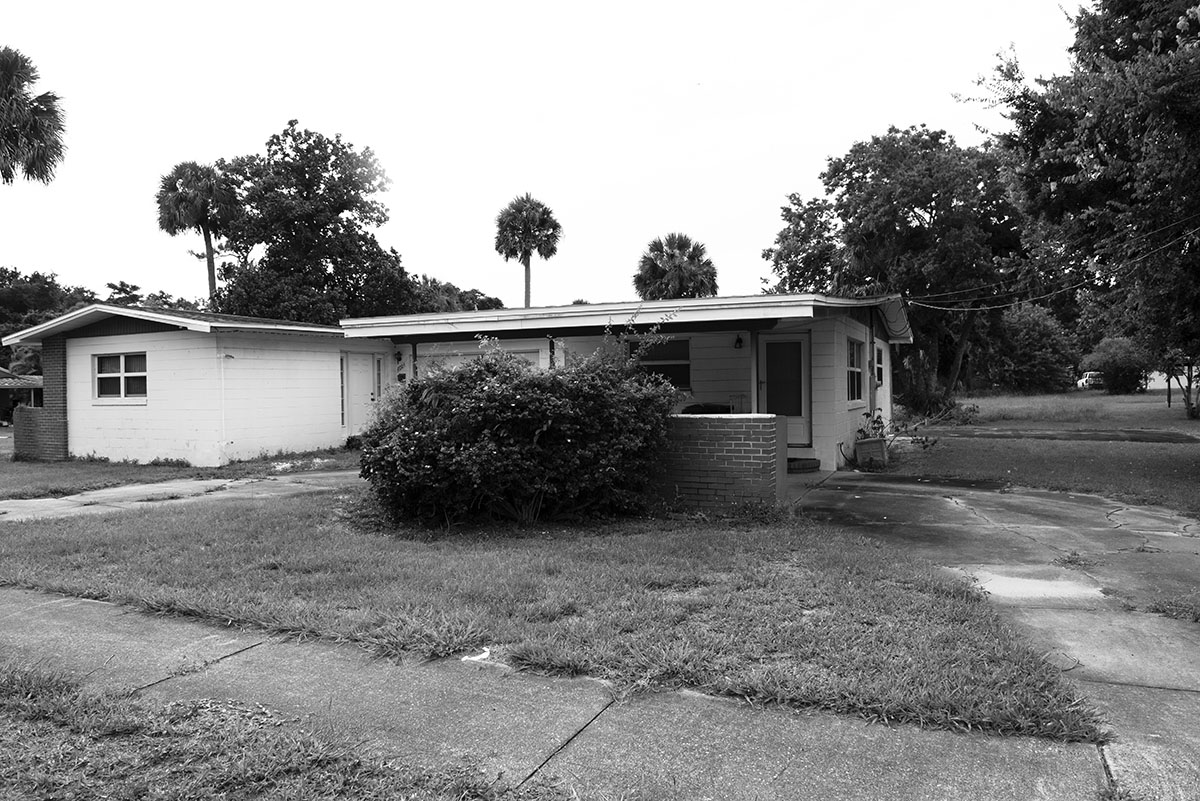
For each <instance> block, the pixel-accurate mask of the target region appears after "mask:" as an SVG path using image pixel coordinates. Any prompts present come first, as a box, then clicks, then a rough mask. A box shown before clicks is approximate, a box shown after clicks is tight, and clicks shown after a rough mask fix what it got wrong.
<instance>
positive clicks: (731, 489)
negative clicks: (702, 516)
mask: <svg viewBox="0 0 1200 801" xmlns="http://www.w3.org/2000/svg"><path fill="white" fill-rule="evenodd" d="M783 426H784V422H783V418H781V417H777V416H775V415H762V414H756V415H673V416H672V417H671V419H670V422H669V424H668V432H667V434H668V440H669V443H668V446H667V450H666V453H665V454H664V455H663V475H662V476H661V478H660V479H659V482H658V486H657V491H658V494H659V495H660V497H661V498H662V499H663V500H664V501H665V502H666V503H667V504H669V505H679V506H686V507H690V508H699V509H723V508H729V507H730V506H733V505H736V504H740V503H756V502H757V503H774V502H775V501H776V500H778V499H779V497H780V496H779V493H780V490H781V489H782V484H781V481H782V479H781V476H783V475H784V474H785V473H786V472H787V465H786V459H785V451H786V447H785V445H784V444H783V443H784V440H785V439H786V437H781V436H780V435H781V433H782V431H783Z"/></svg>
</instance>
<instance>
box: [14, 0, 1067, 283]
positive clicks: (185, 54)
mask: <svg viewBox="0 0 1200 801" xmlns="http://www.w3.org/2000/svg"><path fill="white" fill-rule="evenodd" d="M10 5H12V6H13V7H11V8H5V10H4V13H3V15H2V19H3V28H2V29H0V45H7V46H10V47H14V48H16V49H18V50H20V51H22V52H23V53H25V54H26V55H27V56H29V57H30V58H31V59H32V60H33V62H34V63H35V64H36V65H37V67H38V69H39V70H40V72H41V80H40V81H39V83H38V84H37V85H36V87H35V90H36V91H39V92H40V91H53V92H56V93H57V94H59V95H60V96H61V98H62V104H63V107H64V108H65V110H66V115H67V135H66V143H67V146H68V151H67V156H66V158H65V160H64V161H63V163H62V165H61V166H60V167H59V170H58V173H57V178H56V179H55V180H54V182H53V183H51V184H50V185H49V186H43V185H41V184H34V183H29V182H24V181H20V180H18V182H17V183H14V184H13V185H11V186H8V187H3V186H0V266H9V267H16V268H18V269H19V270H21V271H22V272H23V273H28V272H32V271H35V270H38V271H43V272H54V273H57V274H58V276H59V278H60V280H62V281H63V282H64V283H67V284H72V285H76V284H78V285H83V286H87V287H90V288H92V289H94V290H96V291H97V292H98V293H100V294H101V296H102V297H103V296H104V294H106V293H105V292H104V284H105V283H106V282H109V281H112V282H116V281H118V280H125V281H129V282H130V283H134V284H138V285H140V286H141V287H142V288H143V289H144V290H146V291H156V290H165V291H167V292H170V293H172V294H175V295H181V296H184V297H188V298H198V297H201V296H203V295H204V294H205V292H206V279H205V272H204V266H203V263H202V262H200V261H197V260H196V259H194V258H193V257H192V256H190V255H189V254H188V251H189V250H199V249H201V248H202V243H201V241H200V237H199V235H181V236H178V237H175V238H172V237H169V236H167V235H166V234H165V233H163V232H162V231H160V230H159V229H158V224H157V212H156V207H155V203H154V194H155V192H156V191H157V188H158V182H159V178H160V176H161V175H163V174H164V173H166V172H168V171H169V170H170V169H171V168H172V167H173V166H174V165H175V164H176V163H177V162H180V161H184V160H195V161H200V162H212V161H215V160H216V159H218V158H220V157H227V158H232V157H234V156H238V155H243V154H247V153H255V152H258V153H261V152H264V151H265V147H264V143H265V142H266V140H267V137H269V136H270V135H271V134H273V133H276V132H278V131H281V130H282V129H283V127H284V126H285V125H286V123H287V121H288V120H289V119H292V118H295V119H298V120H299V121H300V125H301V127H306V128H311V129H313V130H317V131H320V132H322V133H324V134H327V135H330V136H332V135H333V134H335V133H341V134H342V136H343V138H344V139H345V140H346V141H348V142H350V143H351V144H353V145H355V146H356V147H360V148H361V147H364V146H369V147H371V148H372V149H373V150H374V151H375V153H376V155H377V157H378V159H379V161H380V163H381V164H382V165H383V167H384V169H385V170H386V171H387V174H388V176H389V177H390V178H391V179H392V182H393V183H392V186H391V188H390V189H389V191H388V192H387V193H386V194H385V195H383V196H382V200H383V202H384V203H385V204H386V205H387V206H388V208H389V209H390V212H391V221H390V222H389V223H388V224H387V225H386V226H384V227H383V228H381V229H379V230H378V231H377V232H376V233H377V236H378V238H379V241H380V243H381V244H383V245H384V246H385V247H394V248H396V249H397V250H398V251H399V252H400V254H401V256H402V258H403V263H404V266H405V268H406V269H408V270H409V272H411V273H414V274H415V273H426V274H429V275H431V276H434V277H437V278H439V279H442V280H447V281H452V282H454V283H455V284H458V285H459V286H461V287H463V288H471V287H475V288H478V289H480V290H482V291H484V292H486V293H487V294H490V295H496V296H498V297H500V298H501V299H502V300H503V301H504V303H505V305H507V306H520V305H521V302H522V292H523V273H522V270H521V267H520V265H519V264H518V263H517V262H515V261H514V262H508V263H505V262H504V260H503V259H502V258H501V257H500V256H499V255H497V254H496V252H495V250H494V248H493V237H494V234H495V228H494V225H495V223H494V221H495V217H496V213H497V212H498V211H499V210H500V209H501V208H502V207H503V206H504V205H505V204H507V203H508V201H510V200H511V199H512V198H513V197H514V196H516V195H518V194H524V193H525V192H531V193H532V194H533V196H534V197H536V198H538V199H539V200H541V201H543V202H544V203H546V204H547V205H549V206H550V207H551V208H552V209H553V211H554V214H555V216H556V217H557V218H558V220H559V222H560V223H562V226H563V239H562V240H561V242H560V244H559V249H558V255H557V256H555V257H554V258H553V259H551V260H550V261H549V262H543V261H541V260H540V259H536V258H535V260H534V263H533V304H534V305H535V306H545V305H556V304H565V303H570V302H571V301H572V300H574V299H575V298H584V299H587V300H590V301H592V302H601V301H616V300H629V299H634V298H635V295H634V292H633V287H632V283H631V282H632V276H633V273H634V271H635V269H636V266H637V261H638V258H639V257H640V255H641V254H642V252H643V250H644V249H645V248H646V245H647V244H648V243H649V242H650V240H652V239H653V238H654V237H656V236H663V235H665V234H667V233H670V232H672V231H681V232H683V233H686V234H688V235H689V236H691V237H692V238H694V239H698V240H699V241H701V242H703V243H705V245H707V247H708V252H709V256H710V257H711V258H712V259H713V262H714V263H715V264H716V266H717V279H718V284H719V287H720V293H721V294H722V295H745V294H756V293H757V292H759V291H760V289H761V281H760V279H761V278H762V277H764V276H766V275H767V274H768V272H769V269H768V264H767V262H765V261H763V260H762V258H761V256H760V253H761V251H762V249H763V248H765V247H769V246H770V245H771V244H772V242H773V240H774V237H775V234H776V233H777V232H778V231H779V229H780V228H781V227H782V225H783V223H782V220H781V219H780V216H779V209H780V207H781V206H782V205H784V204H785V203H786V200H787V198H786V196H787V194H788V193H789V192H800V193H802V194H803V195H805V196H812V195H816V194H818V193H819V192H820V184H819V180H818V175H819V174H820V172H821V171H822V170H823V169H824V168H825V161H826V159H827V158H829V157H830V156H838V155H842V154H844V153H845V152H846V150H847V149H848V148H849V147H850V145H851V144H853V143H854V142H855V141H859V140H862V139H867V138H870V137H871V136H872V135H874V134H880V133H883V132H884V131H886V129H887V127H888V126H889V125H896V126H899V127H907V126H909V125H913V124H919V123H925V124H927V125H929V126H930V127H931V128H944V129H946V130H948V131H950V132H951V133H952V134H954V136H955V137H956V138H957V139H958V141H959V142H960V143H961V144H977V143H978V142H980V141H981V140H982V136H981V135H980V134H978V133H977V132H976V130H975V127H974V126H975V125H976V124H982V125H985V126H989V127H993V128H995V127H998V126H999V125H1001V124H1002V120H1001V119H1000V117H999V116H998V114H997V113H996V112H995V111H989V110H987V109H985V108H983V107H982V106H980V105H978V104H963V103H960V102H958V101H956V100H955V99H954V97H953V95H954V94H955V93H960V94H965V95H971V94H974V93H976V89H975V87H974V81H975V79H976V78H977V77H979V76H981V75H984V74H986V73H989V72H990V71H991V69H992V67H993V66H994V65H995V64H996V53H997V52H999V51H1001V50H1005V49H1007V48H1008V47H1009V46H1010V45H1011V46H1012V47H1014V48H1015V50H1016V53H1017V55H1018V56H1019V57H1020V59H1021V62H1022V64H1023V65H1024V67H1025V70H1026V73H1027V74H1028V75H1030V76H1037V75H1051V74H1058V73H1062V72H1065V71H1066V69H1067V66H1068V64H1067V54H1066V48H1067V47H1068V45H1069V44H1070V42H1071V27H1070V23H1069V21H1068V19H1067V16H1066V11H1064V8H1066V9H1067V10H1070V11H1074V10H1075V9H1076V8H1077V4H1076V3H1074V2H1069V3H1067V4H1066V5H1065V6H1060V5H1059V4H1058V3H1056V2H1054V0H1008V1H1007V2H1005V3H997V2H982V1H981V0H904V2H898V0H841V1H840V2H827V1H826V0H821V1H820V2H814V0H780V1H778V2H751V1H749V0H746V1H745V2H741V3H733V2H724V3H716V2H698V1H695V0H693V1H692V2H654V1H653V0H643V2H622V1H619V0H609V1H608V2H604V3H591V4H588V9H589V10H580V9H582V8H583V4H580V3H569V2H562V1H561V0H559V2H536V3H535V2H524V1H523V0H504V2H469V1H468V2H455V3H437V2H430V1H429V0H422V1H421V2H408V1H405V2H389V3H384V2H379V3H369V2H351V1H348V0H340V1H339V2H333V1H331V0H324V2H300V1H296V0H292V1H290V2H264V1H263V0H240V1H239V2H228V1H227V0H212V1H211V2H205V3H186V4H185V3H174V2H163V1H162V0H159V1H158V2H152V3H134V2H123V1H122V0H110V2H103V3H100V2H94V0H80V2H64V1H63V0H39V2H36V3H14V4H10Z"/></svg>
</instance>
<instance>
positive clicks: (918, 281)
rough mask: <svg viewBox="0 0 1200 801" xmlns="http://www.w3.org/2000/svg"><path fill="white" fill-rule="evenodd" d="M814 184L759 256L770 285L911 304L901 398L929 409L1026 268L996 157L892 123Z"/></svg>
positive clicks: (943, 397)
mask: <svg viewBox="0 0 1200 801" xmlns="http://www.w3.org/2000/svg"><path fill="white" fill-rule="evenodd" d="M821 180H822V182H823V183H824V186H825V191H826V197H825V198H822V199H816V200H812V201H804V200H802V199H801V198H800V197H798V196H796V195H793V196H791V198H790V201H791V205H790V206H788V207H785V208H784V209H783V217H784V221H785V222H786V223H787V225H786V226H785V228H784V229H783V230H782V231H780V233H779V235H778V236H777V237H776V239H775V246H774V247H772V248H768V249H767V250H765V251H764V253H763V256H764V258H766V259H767V260H769V261H771V263H772V270H773V272H774V273H775V276H776V279H777V280H776V283H775V285H774V286H773V287H771V288H772V289H774V290H775V291H790V292H795V291H804V290H808V291H821V292H836V293H841V294H849V295H866V294H874V293H885V292H886V293H892V292H894V293H900V294H902V295H904V296H905V297H906V298H908V299H909V301H910V306H909V318H910V323H911V324H912V329H913V348H912V349H911V350H910V351H909V352H908V354H907V355H906V356H905V358H904V360H903V365H902V366H903V370H902V371H901V373H900V375H899V378H900V379H901V391H902V393H903V397H904V401H905V403H906V404H907V405H909V406H910V407H912V408H914V409H917V410H919V411H933V410H935V409H937V408H938V407H939V406H941V405H944V404H945V403H947V402H948V401H949V399H950V396H951V394H952V392H953V391H954V389H955V386H956V384H957V383H958V379H959V375H960V373H961V369H962V364H963V359H964V356H965V355H966V352H967V349H968V347H969V345H970V343H971V341H972V338H973V336H974V335H975V332H976V328H977V323H978V322H979V320H980V315H981V314H992V313H994V312H995V311H997V309H998V308H999V307H1000V306H1002V305H1003V304H1004V303H1005V302H1006V301H1008V300H1011V299H1012V298H1013V297H1014V294H1013V293H1014V292H1015V291H1016V290H1015V287H1016V285H1017V284H1018V277H1019V276H1021V275H1022V274H1023V267H1024V265H1025V263H1026V262H1025V261H1024V258H1023V257H1024V249H1023V245H1022V243H1021V237H1020V225H1019V214H1018V212H1017V210H1016V208H1015V207H1014V206H1013V205H1012V204H1011V203H1010V202H1009V200H1008V198H1007V195H1006V182H1005V174H1004V164H1003V162H1002V160H1001V158H1000V154H999V153H997V152H994V151H992V150H989V149H981V148H964V147H960V146H958V145H957V144H956V143H955V142H954V139H953V138H952V137H951V136H949V135H948V134H946V132H944V131H936V130H930V129H928V128H926V127H924V126H918V127H912V128H907V129H904V130H901V129H898V128H891V129H889V130H888V132H887V133H886V134H884V135H882V136H875V137H872V138H871V139H870V140H868V141H865V142H858V143H856V144H855V145H854V146H853V147H851V148H850V151H849V152H848V153H847V154H846V155H845V156H842V157H840V158H833V159H830V160H829V162H828V168H827V169H826V170H825V172H824V173H822V175H821Z"/></svg>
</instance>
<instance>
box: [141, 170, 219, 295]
mask: <svg viewBox="0 0 1200 801" xmlns="http://www.w3.org/2000/svg"><path fill="white" fill-rule="evenodd" d="M155 199H156V200H157V201H158V227H159V228H161V229H162V230H164V231H166V232H167V233H168V234H170V235H171V236H175V235H176V234H179V233H182V232H184V231H193V230H194V231H199V232H200V234H201V235H202V236H203V237H204V258H205V262H206V263H207V265H208V298H209V300H210V301H211V300H212V299H213V298H215V297H216V295H217V268H216V260H215V258H214V254H213V236H214V235H217V236H220V223H219V220H220V219H221V218H222V215H225V214H227V213H228V212H229V209H230V208H231V207H232V206H233V205H234V203H235V197H234V193H233V189H232V187H230V185H229V183H228V182H227V181H226V180H225V179H224V177H223V176H222V175H221V173H220V171H219V170H217V168H216V167H213V166H212V165H209V164H197V163H196V162H194V161H182V162H180V163H179V164H176V165H175V169H173V170H171V171H170V172H169V173H167V174H166V175H164V176H163V177H162V183H161V184H160V185H159V189H158V194H157V195H155Z"/></svg>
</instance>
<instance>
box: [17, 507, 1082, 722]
mask: <svg viewBox="0 0 1200 801" xmlns="http://www.w3.org/2000/svg"><path fill="white" fill-rule="evenodd" d="M358 502H360V500H359V498H358V497H356V496H355V495H353V494H348V495H345V496H342V497H341V498H339V499H337V500H336V502H335V499H334V496H332V495H331V494H324V495H313V496H305V497H299V498H289V499H283V500H281V499H255V500H250V499H243V500H232V499H230V500H226V501H223V502H220V503H194V504H189V505H186V506H174V507H172V506H164V507H156V508H147V509H144V510H136V511H130V512H122V513H119V514H111V515H97V516H94V517H87V518H76V519H71V520H59V521H55V520H45V521H35V522H31V523H22V524H20V525H15V524H4V523H0V583H3V584H9V585H14V586H22V587H35V588H42V589H48V590H56V591H60V592H64V593H67V594H70V595H77V596H83V597H89V598H101V599H106V600H112V601H118V602H122V603H127V604H131V605H133V606H136V607H138V608H140V609H144V610H147V611H153V612H162V613H175V614H185V615H190V616H194V617H198V618H203V619H207V620H211V621H214V622H220V623H234V624H238V625H245V626H259V627H263V628H265V629H268V630H271V631H276V632H285V633H291V634H294V635H296V636H300V637H308V636H311V637H321V638H326V639H330V640H338V641H349V642H355V643H358V644H360V645H362V646H363V647H365V648H368V649H370V650H371V651H373V652H375V653H377V654H381V655H385V656H391V657H395V658H401V659H403V658H408V657H410V656H420V657H442V656H451V655H458V654H463V653H468V652H476V651H477V650H478V649H481V648H483V647H485V646H486V647H490V648H491V650H492V653H493V655H494V656H497V657H499V658H500V659H503V660H505V661H507V662H509V663H510V664H513V665H515V666H518V667H522V668H525V669H528V670H535V671H539V672H543V673H547V674H551V675H578V674H587V675H590V676H596V677H600V678H604V679H608V680H610V681H612V682H613V683H614V684H616V685H617V687H618V688H620V689H622V690H625V691H629V692H632V691H637V690H638V689H641V688H685V687H686V688H692V689H696V690H701V691H704V692H708V693H713V694H718V695H725V696H733V697H738V698H745V699H748V700H750V701H753V702H757V703H762V704H779V705H784V706H790V707H803V708H816V709H825V710H831V711H836V712H842V713H846V714H855V715H861V716H863V717H865V718H868V719H871V720H877V721H884V722H910V723H916V724H920V725H925V726H932V727H938V728H948V729H959V730H982V731H988V732H994V733H1001V734H1027V735H1036V736H1042V737H1049V738H1054V739H1059V740H1066V741H1078V740H1083V741H1099V740H1102V739H1103V738H1104V736H1105V734H1104V732H1103V731H1102V729H1101V726H1100V722H1099V718H1098V717H1097V715H1096V714H1095V712H1094V711H1092V710H1091V709H1090V708H1088V707H1087V706H1086V705H1085V703H1084V702H1083V700H1082V699H1081V696H1080V695H1079V694H1078V693H1077V691H1076V690H1075V688H1074V687H1073V685H1071V684H1070V683H1069V682H1067V681H1065V680H1063V679H1062V678H1061V677H1060V676H1059V674H1058V672H1057V671H1056V670H1055V669H1054V668H1053V667H1051V666H1050V665H1048V664H1047V663H1046V661H1045V660H1044V659H1043V658H1042V656H1041V655H1040V654H1038V653H1037V652H1035V651H1033V650H1032V649H1031V648H1030V647H1029V646H1028V645H1027V644H1026V643H1025V642H1024V641H1023V640H1021V639H1020V638H1019V637H1018V636H1017V635H1016V634H1015V633H1014V632H1013V631H1011V630H1010V629H1009V628H1008V627H1007V626H1006V625H1005V624H1003V623H1002V622H1001V620H1000V618H999V616H998V615H997V614H996V613H995V612H994V611H993V610H992V609H991V608H990V607H989V606H988V604H987V603H986V601H985V599H984V598H983V596H982V594H981V593H980V592H978V591H977V590H975V589H973V588H972V587H970V586H969V585H967V584H964V583H963V582H961V581H959V580H956V579H953V578H950V577H945V576H943V575H941V574H940V573H939V572H938V571H937V570H936V569H935V568H934V567H933V566H931V565H929V564H928V563H925V562H920V561H917V560H913V559H909V558H906V557H904V556H902V555H898V554H896V553H895V552H894V551H891V550H888V549H884V548H882V547H880V546H879V545H878V544H877V543H876V542H874V541H871V540H867V539H863V538H861V537H859V536H857V535H855V534H852V533H850V532H848V531H845V530H842V529H838V528H833V527H828V526H823V525H816V524H813V523H810V522H807V521H803V520H793V521H790V522H788V523H784V524H771V525H738V524H736V523H729V522H694V521H686V520H632V521H631V520H626V521H623V522H618V523H611V524H607V525H597V526H593V527H589V528H551V527H544V528H541V529H532V530H531V529H525V530H504V531H499V532H498V531H496V530H494V529H477V530H474V531H469V532H456V533H454V534H451V535H447V536H443V537H441V538H438V539H433V540H424V541H422V540H417V539H410V538H406V537H402V536H396V534H395V532H388V531H380V530H378V529H369V530H368V529H364V528H361V527H358V526H356V525H351V524H350V522H348V521H347V519H346V515H347V514H348V513H347V511H346V510H350V509H355V508H357V507H356V506H355V504H356V503H358ZM339 508H340V509H341V510H342V511H341V512H339V511H338V509H339Z"/></svg>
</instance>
